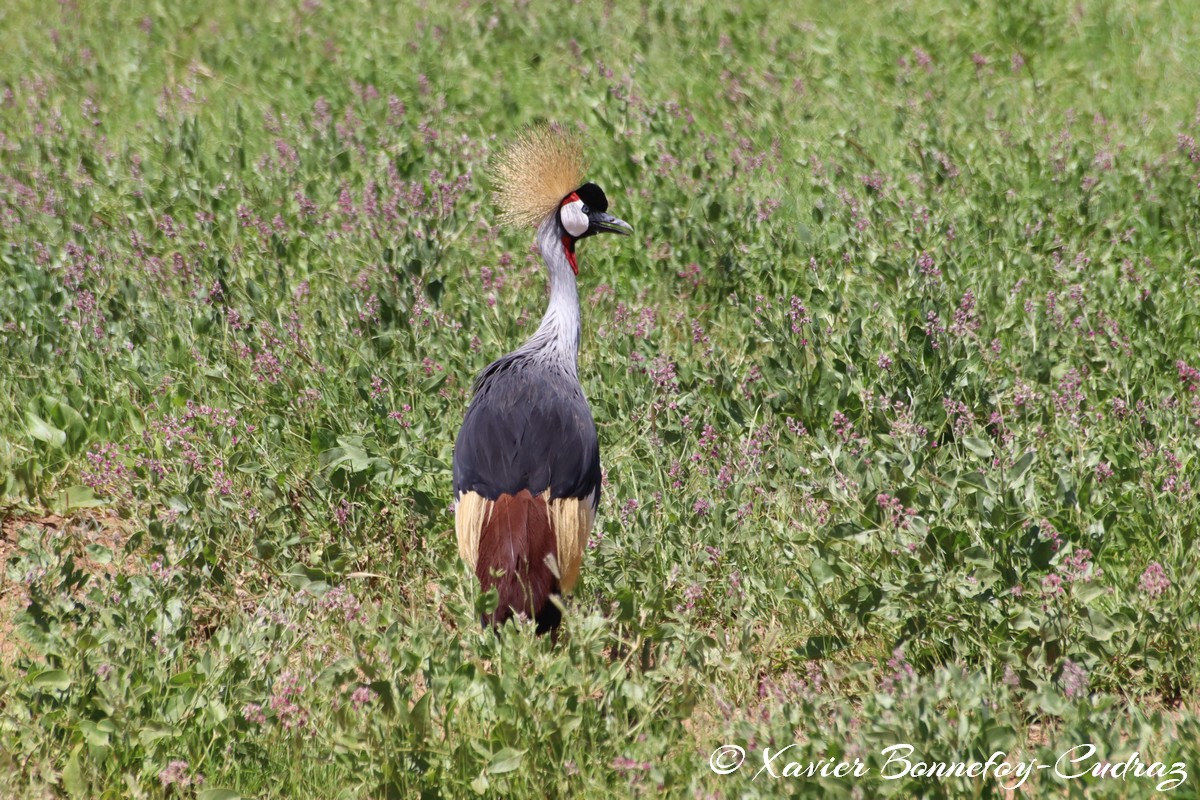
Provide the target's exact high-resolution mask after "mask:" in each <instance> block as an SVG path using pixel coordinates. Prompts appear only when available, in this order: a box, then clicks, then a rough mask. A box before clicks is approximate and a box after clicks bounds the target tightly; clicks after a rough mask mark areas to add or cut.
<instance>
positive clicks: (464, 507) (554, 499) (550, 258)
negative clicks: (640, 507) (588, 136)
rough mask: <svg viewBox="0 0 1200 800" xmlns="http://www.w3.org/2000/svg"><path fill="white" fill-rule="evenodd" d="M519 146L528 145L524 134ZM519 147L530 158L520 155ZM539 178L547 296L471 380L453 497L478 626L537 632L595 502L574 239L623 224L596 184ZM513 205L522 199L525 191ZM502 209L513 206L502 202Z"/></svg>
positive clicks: (595, 458) (594, 444) (596, 472)
mask: <svg viewBox="0 0 1200 800" xmlns="http://www.w3.org/2000/svg"><path fill="white" fill-rule="evenodd" d="M543 135H545V134H543ZM518 144H521V143H518ZM524 144H525V146H526V148H527V150H528V147H529V145H530V142H529V140H526V141H525V142H524ZM533 144H534V145H538V144H539V142H538V141H537V140H536V139H535V140H534V141H533ZM542 144H544V143H542ZM552 144H554V145H555V146H558V145H560V144H561V142H560V140H558V139H555V140H553V141H552ZM519 155H520V156H521V158H523V159H524V162H523V163H529V162H531V161H533V158H532V156H531V155H530V154H529V153H528V152H527V151H522V152H521V153H519ZM510 161H511V157H510ZM534 166H535V167H536V162H534ZM551 177H553V176H551ZM525 180H526V181H528V178H527V177H526V178H525ZM540 183H541V184H547V185H548V189H547V190H546V191H549V193H550V196H551V197H553V195H555V194H558V196H559V199H558V200H557V201H556V202H554V203H553V206H552V207H549V208H547V206H548V205H549V204H548V203H547V202H546V197H539V198H536V202H537V210H538V211H539V212H540V211H542V210H543V209H545V213H544V215H543V216H542V218H541V220H540V224H539V225H538V233H537V241H538V247H539V249H540V251H541V254H542V258H543V260H544V261H545V263H546V269H547V273H548V276H549V281H550V301H549V304H548V305H547V308H546V313H545V315H544V316H543V318H542V322H541V324H540V325H539V326H538V329H537V331H536V332H535V333H534V334H533V336H531V337H530V338H529V340H528V341H527V342H526V343H525V344H524V345H523V346H521V347H520V348H518V349H517V350H514V351H513V352H511V353H508V354H507V355H504V356H501V357H500V358H499V359H497V360H496V361H493V362H492V363H491V364H490V365H489V366H488V367H487V368H486V369H484V370H483V372H482V373H480V375H479V377H478V378H477V379H476V381H475V388H474V394H473V397H472V400H471V404H470V406H469V408H468V409H467V413H466V416H465V418H464V420H463V424H462V428H461V429H460V431H459V434H458V438H457V439H456V441H455V445H454V494H455V498H456V501H457V504H456V509H455V531H456V534H457V537H458V550H459V554H460V555H461V556H462V558H463V560H464V561H466V562H467V564H469V565H470V566H471V567H472V569H473V570H474V572H475V575H476V577H477V578H478V579H479V582H480V585H481V587H482V588H483V590H485V591H487V590H489V589H491V588H495V589H496V590H497V594H498V596H499V602H498V604H497V606H496V610H495V611H494V612H493V613H492V614H490V615H489V616H488V617H485V619H484V622H485V624H486V623H493V624H498V623H502V622H504V621H505V620H506V619H508V618H509V617H510V616H512V615H513V614H514V613H515V614H519V615H521V616H524V617H528V618H532V619H535V620H536V621H537V625H538V631H539V632H545V631H548V630H554V629H555V628H557V626H558V624H559V623H560V621H561V613H560V611H559V607H558V605H557V604H556V603H555V602H554V600H553V599H552V597H553V596H554V595H558V594H560V593H563V592H569V591H571V589H572V588H573V587H574V584H575V582H576V580H577V579H578V576H579V570H580V564H581V562H582V558H583V550H584V547H585V545H586V543H587V538H588V534H589V533H590V532H591V528H592V522H593V520H594V518H595V513H596V509H597V507H598V505H599V502H600V447H599V441H598V438H597V435H596V425H595V422H594V421H593V420H592V414H591V410H590V408H589V407H588V403H587V399H586V398H585V397H584V394H583V387H582V386H581V385H580V383H579V377H578V370H577V358H578V353H579V341H580V314H579V295H578V290H577V288H576V274H577V272H578V264H577V262H576V260H575V243H576V242H577V241H578V240H579V239H582V238H585V237H587V236H590V235H592V234H594V233H598V232H601V231H612V232H617V233H623V232H624V230H623V229H622V228H624V229H627V228H628V226H627V225H625V223H623V222H621V221H620V220H617V219H615V218H613V217H610V216H608V215H607V214H606V213H604V211H605V209H606V208H607V204H608V201H607V199H606V198H605V197H604V193H603V192H601V191H600V189H599V188H598V187H596V186H595V185H594V184H585V185H584V186H579V185H578V183H577V182H576V183H572V184H571V185H570V186H566V189H565V190H563V189H562V187H563V186H564V185H566V184H564V183H563V179H562V178H559V179H558V186H555V185H554V184H555V181H554V180H546V179H544V176H541V178H540ZM539 185H540V184H539ZM576 186H577V187H578V188H577V189H574V188H573V187H576ZM546 191H543V195H545V194H546ZM560 192H561V193H560ZM516 202H526V205H529V203H528V202H527V201H526V200H524V199H523V197H518V198H517V201H516ZM518 210H519V211H521V212H522V214H523V215H524V218H526V219H527V218H529V217H530V216H532V215H531V214H530V213H529V212H528V210H527V209H526V208H525V207H521V208H519V209H518ZM506 211H507V212H509V213H511V212H512V211H513V208H512V204H511V201H510V203H509V205H508V207H507V208H506Z"/></svg>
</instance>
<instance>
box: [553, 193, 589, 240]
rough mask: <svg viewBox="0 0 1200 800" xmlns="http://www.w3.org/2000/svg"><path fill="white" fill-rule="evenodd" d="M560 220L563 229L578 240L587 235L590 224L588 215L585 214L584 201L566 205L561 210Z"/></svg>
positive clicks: (575, 201)
mask: <svg viewBox="0 0 1200 800" xmlns="http://www.w3.org/2000/svg"><path fill="white" fill-rule="evenodd" d="M558 218H559V220H560V221H561V222H562V226H563V229H564V230H566V232H567V233H569V234H571V235H572V236H574V237H576V238H578V237H580V236H583V234H585V233H587V229H588V225H589V224H590V223H589V222H588V218H587V214H585V213H583V201H582V200H572V201H571V202H570V203H564V204H563V207H562V208H561V209H559V212H558Z"/></svg>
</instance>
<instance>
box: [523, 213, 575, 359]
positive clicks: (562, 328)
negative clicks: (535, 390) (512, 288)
mask: <svg viewBox="0 0 1200 800" xmlns="http://www.w3.org/2000/svg"><path fill="white" fill-rule="evenodd" d="M562 237H563V230H562V226H560V225H559V223H558V214H557V213H555V214H551V215H550V216H548V217H547V218H546V219H545V220H544V221H543V222H542V224H541V226H539V227H538V232H537V243H538V249H539V250H540V251H541V253H542V260H543V261H545V262H546V270H547V272H548V274H549V278H550V303H549V305H548V306H547V307H546V314H545V316H543V317H542V324H541V325H539V326H538V329H537V330H536V331H535V332H534V334H533V336H531V337H529V341H527V342H526V343H525V344H524V345H522V346H521V348H520V349H519V350H518V351H517V352H519V353H528V354H529V355H531V356H533V358H534V359H535V360H537V361H538V362H539V363H541V364H543V365H544V366H546V367H548V368H554V369H558V370H562V371H565V372H566V373H567V374H568V375H570V376H571V377H576V376H577V374H578V373H577V366H576V363H577V359H578V356H579V291H578V290H577V289H576V286H575V271H574V270H572V269H571V262H570V261H568V260H567V253H566V249H565V247H564V245H563V242H562Z"/></svg>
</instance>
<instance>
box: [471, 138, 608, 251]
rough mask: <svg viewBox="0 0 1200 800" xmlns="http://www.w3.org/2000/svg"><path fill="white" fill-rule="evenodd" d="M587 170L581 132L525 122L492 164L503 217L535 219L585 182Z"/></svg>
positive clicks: (518, 221)
mask: <svg viewBox="0 0 1200 800" xmlns="http://www.w3.org/2000/svg"><path fill="white" fill-rule="evenodd" d="M586 170H587V160H586V159H585V158H584V155H583V143H582V141H580V138H579V136H578V135H576V134H574V133H571V132H569V131H566V130H564V129H562V128H560V127H557V126H551V125H538V126H532V127H529V128H526V129H525V130H524V131H522V132H521V133H520V134H519V135H518V136H517V137H516V138H515V139H514V140H513V141H512V143H511V144H510V145H509V146H508V147H507V148H506V149H505V150H504V152H503V153H501V154H500V155H499V157H498V158H497V159H496V161H495V163H494V164H493V165H492V170H491V173H492V174H491V177H492V186H493V187H494V191H493V194H492V196H493V197H494V198H495V201H496V205H498V206H499V207H500V217H499V220H500V223H501V224H504V225H512V226H515V227H525V226H530V225H537V224H538V223H540V222H541V221H542V220H543V219H545V218H546V217H547V216H548V215H549V214H550V213H551V212H552V211H554V209H556V208H557V207H558V204H559V201H561V200H562V199H563V198H564V197H566V196H567V195H568V194H570V193H571V192H573V191H575V190H576V189H578V188H579V187H580V186H581V185H583V182H584V175H585V173H586Z"/></svg>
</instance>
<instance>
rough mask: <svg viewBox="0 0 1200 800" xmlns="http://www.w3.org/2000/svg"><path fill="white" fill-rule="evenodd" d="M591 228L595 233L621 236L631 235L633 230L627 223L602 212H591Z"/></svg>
mask: <svg viewBox="0 0 1200 800" xmlns="http://www.w3.org/2000/svg"><path fill="white" fill-rule="evenodd" d="M592 227H593V228H595V229H596V233H619V234H621V235H622V236H628V235H629V234H631V233H633V228H632V227H631V226H630V224H629V223H628V222H626V221H625V220H623V219H617V218H616V217H614V216H613V215H612V214H605V213H604V212H603V211H594V212H592Z"/></svg>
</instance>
